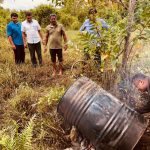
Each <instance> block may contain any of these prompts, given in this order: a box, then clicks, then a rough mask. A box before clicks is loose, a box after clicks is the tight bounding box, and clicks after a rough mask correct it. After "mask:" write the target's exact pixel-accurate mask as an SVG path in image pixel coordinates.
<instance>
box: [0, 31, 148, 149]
mask: <svg viewBox="0 0 150 150" xmlns="http://www.w3.org/2000/svg"><path fill="white" fill-rule="evenodd" d="M68 37H69V39H70V42H69V43H70V46H69V49H68V50H67V51H66V52H64V75H63V76H61V77H60V76H57V77H56V78H52V76H51V74H52V67H51V63H50V56H49V52H47V53H45V54H44V53H43V60H44V65H43V66H42V67H37V68H32V67H31V64H30V57H29V52H28V50H26V64H24V65H20V66H16V65H15V64H14V59H13V52H12V50H11V48H10V47H9V44H8V42H7V40H6V39H5V38H3V37H0V41H3V43H1V45H0V51H1V53H0V92H1V95H0V122H1V124H0V129H5V128H7V127H9V126H10V123H11V122H12V121H15V122H16V123H17V124H18V126H19V128H18V132H22V131H23V129H24V128H25V127H26V125H27V123H28V121H29V120H30V119H31V118H32V116H33V115H36V119H35V121H34V124H35V126H34V130H33V139H32V146H33V147H34V149H35V150H46V149H47V150H50V149H51V150H52V149H54V150H56V149H63V148H64V147H66V145H68V144H69V141H67V140H66V139H65V132H64V131H63V129H62V127H61V126H62V121H61V118H60V116H58V114H57V112H56V108H57V104H58V102H59V98H60V97H61V96H62V94H63V93H64V91H65V90H66V88H68V87H69V86H70V84H71V83H72V82H73V81H74V80H75V79H74V78H73V77H72V76H71V74H70V68H71V65H72V63H73V62H74V61H75V60H77V59H80V58H81V56H82V54H81V51H79V50H78V49H82V47H80V46H79V45H80V41H79V39H78V37H77V32H75V31H69V32H68ZM72 41H74V42H72ZM144 50H145V53H143V54H142V57H144V62H143V59H140V61H138V63H140V64H141V62H142V63H143V66H146V65H147V66H149V65H150V55H149V54H150V53H149V48H148V47H145V48H144ZM138 63H136V64H135V65H134V67H133V68H134V69H136V68H137V67H136V66H139V64H138ZM148 69H149V67H148ZM91 74H92V76H90V77H91V78H92V79H93V80H94V81H96V82H98V83H100V84H101V85H102V86H103V87H105V88H106V89H107V88H108V89H110V88H113V87H112V86H113V85H112V84H113V83H112V82H111V81H112V80H113V81H115V80H114V79H116V74H113V73H112V72H109V73H106V74H102V76H101V75H99V74H97V73H95V70H93V72H92V73H91ZM87 76H88V75H87ZM110 82H111V83H112V84H111V85H110Z"/></svg>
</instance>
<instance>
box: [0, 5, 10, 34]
mask: <svg viewBox="0 0 150 150" xmlns="http://www.w3.org/2000/svg"><path fill="white" fill-rule="evenodd" d="M9 12H10V11H9V10H5V9H3V8H1V7H0V14H1V15H0V36H2V35H4V34H5V29H6V24H7V23H8V22H9V20H10V16H9Z"/></svg>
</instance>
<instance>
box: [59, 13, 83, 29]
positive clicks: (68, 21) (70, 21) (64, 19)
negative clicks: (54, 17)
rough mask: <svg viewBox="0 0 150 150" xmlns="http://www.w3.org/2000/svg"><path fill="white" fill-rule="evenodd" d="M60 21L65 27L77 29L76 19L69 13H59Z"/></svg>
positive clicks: (77, 22) (78, 24)
mask: <svg viewBox="0 0 150 150" xmlns="http://www.w3.org/2000/svg"><path fill="white" fill-rule="evenodd" d="M60 22H61V23H62V24H63V25H64V26H65V27H67V28H69V27H70V28H72V29H78V28H79V26H80V23H79V21H78V19H77V18H76V17H74V16H71V15H70V14H61V16H60Z"/></svg>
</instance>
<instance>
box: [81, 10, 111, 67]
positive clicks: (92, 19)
mask: <svg viewBox="0 0 150 150" xmlns="http://www.w3.org/2000/svg"><path fill="white" fill-rule="evenodd" d="M96 14H97V10H96V9H95V8H91V9H89V12H88V15H89V17H88V19H86V20H85V21H84V23H83V24H82V26H81V27H80V31H81V32H82V31H87V32H88V33H89V34H92V35H96V36H97V37H100V31H99V27H98V26H97V27H96V28H94V26H93V24H94V23H100V24H101V25H102V28H105V29H108V28H109V26H108V25H107V23H106V22H105V21H104V20H103V19H101V18H96ZM84 53H85V56H86V58H89V57H90V56H89V53H88V51H87V50H86V49H84ZM95 60H96V61H97V63H98V64H99V65H100V64H101V55H100V43H99V42H97V44H96V51H95Z"/></svg>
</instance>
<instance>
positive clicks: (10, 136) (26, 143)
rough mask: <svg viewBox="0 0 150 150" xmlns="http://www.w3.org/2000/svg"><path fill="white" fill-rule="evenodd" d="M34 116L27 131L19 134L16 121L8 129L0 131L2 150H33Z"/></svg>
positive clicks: (26, 128)
mask: <svg viewBox="0 0 150 150" xmlns="http://www.w3.org/2000/svg"><path fill="white" fill-rule="evenodd" d="M34 119H35V116H33V117H32V118H31V119H30V121H29V123H28V125H27V126H26V127H25V129H24V130H23V131H22V132H21V133H18V128H19V126H18V125H17V123H16V122H15V121H13V122H12V125H11V126H9V128H7V129H3V130H1V131H0V146H2V150H4V149H7V150H32V149H33V148H32V135H33V134H32V132H33V127H34Z"/></svg>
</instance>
